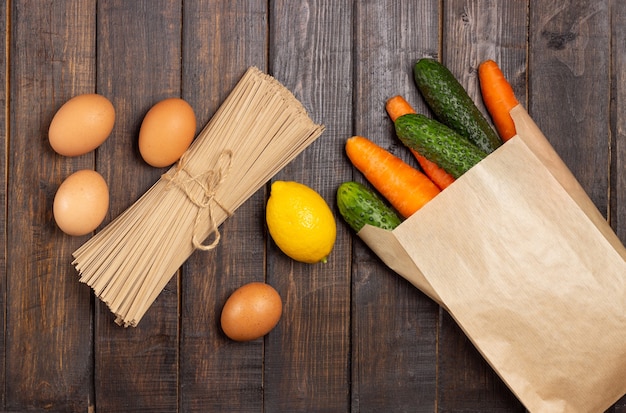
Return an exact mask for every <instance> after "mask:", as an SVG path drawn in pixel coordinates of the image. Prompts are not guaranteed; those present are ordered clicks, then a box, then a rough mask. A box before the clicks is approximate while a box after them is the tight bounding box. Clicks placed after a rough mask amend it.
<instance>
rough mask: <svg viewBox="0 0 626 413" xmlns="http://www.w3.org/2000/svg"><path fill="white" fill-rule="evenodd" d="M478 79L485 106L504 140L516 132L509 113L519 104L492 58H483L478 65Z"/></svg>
mask: <svg viewBox="0 0 626 413" xmlns="http://www.w3.org/2000/svg"><path fill="white" fill-rule="evenodd" d="M478 79H479V81H480V90H481V93H482V96H483V102H485V107H486V108H487V111H488V112H489V114H490V115H491V120H493V124H494V126H495V127H496V130H497V131H498V134H499V135H500V138H501V139H502V141H504V142H506V141H508V140H509V139H511V138H512V137H513V136H515V133H516V131H515V124H514V123H513V119H512V118H511V115H510V114H509V112H510V110H511V109H513V108H514V107H515V106H517V105H518V104H519V102H518V101H517V98H516V97H515V92H513V88H512V87H511V84H510V83H509V82H508V81H507V80H506V79H505V77H504V75H503V74H502V71H501V70H500V67H498V64H497V63H496V62H494V61H493V60H485V61H484V62H482V63H481V64H480V65H479V66H478Z"/></svg>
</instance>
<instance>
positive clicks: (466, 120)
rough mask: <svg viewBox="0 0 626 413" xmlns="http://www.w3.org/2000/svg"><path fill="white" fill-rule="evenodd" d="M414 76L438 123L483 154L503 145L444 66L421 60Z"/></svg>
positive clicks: (432, 61) (433, 61) (424, 59)
mask: <svg viewBox="0 0 626 413" xmlns="http://www.w3.org/2000/svg"><path fill="white" fill-rule="evenodd" d="M413 77H414V78H415V83H416V84H417V88H418V89H419V90H420V92H421V94H422V96H424V100H426V103H428V106H429V107H430V108H431V110H432V111H433V113H434V114H435V117H437V119H438V120H440V121H441V122H442V123H444V124H445V125H446V126H448V127H449V128H451V129H453V130H454V131H456V132H457V133H459V134H460V135H462V136H464V137H466V138H467V139H469V140H470V141H471V142H473V143H474V144H475V145H476V146H478V147H479V148H480V149H482V150H483V151H484V152H486V153H491V152H493V151H494V150H496V149H497V148H498V147H499V146H500V145H502V140H501V139H500V137H499V136H498V134H497V133H496V131H495V130H494V129H493V128H492V127H491V125H489V122H488V121H487V119H486V118H485V116H483V114H482V112H481V111H480V110H479V109H478V107H477V106H476V104H475V103H474V101H473V100H472V98H470V96H469V95H468V94H467V91H466V90H465V89H464V88H463V86H462V85H461V84H460V83H459V81H458V80H457V79H456V78H455V77H454V75H453V74H452V72H450V70H449V69H448V68H447V67H445V66H444V65H443V64H441V63H440V62H439V61H437V60H435V59H432V58H423V59H420V60H418V61H417V63H415V65H414V66H413Z"/></svg>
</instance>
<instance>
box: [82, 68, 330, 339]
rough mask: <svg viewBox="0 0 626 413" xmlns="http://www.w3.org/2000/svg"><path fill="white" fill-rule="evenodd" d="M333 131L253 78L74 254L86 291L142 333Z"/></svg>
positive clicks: (270, 82) (277, 87)
mask: <svg viewBox="0 0 626 413" xmlns="http://www.w3.org/2000/svg"><path fill="white" fill-rule="evenodd" d="M323 129H324V127H323V126H322V125H317V124H315V123H314V122H313V121H312V120H311V119H310V118H309V116H308V115H307V113H306V111H305V109H304V107H303V106H302V104H301V103H300V102H299V101H298V100H297V99H296V98H295V97H294V96H293V95H292V94H291V93H290V92H289V90H288V89H286V88H285V87H284V86H283V85H281V84H280V83H279V82H278V81H277V80H276V79H274V78H273V77H271V76H269V75H267V74H265V73H263V72H261V71H260V70H259V69H257V68H254V67H251V68H249V69H248V70H247V71H246V73H245V74H244V75H243V77H242V78H241V80H240V81H239V82H238V83H237V85H236V86H235V88H234V89H233V90H232V92H231V93H230V95H229V96H228V97H227V98H226V100H225V101H224V102H223V104H222V105H221V106H220V108H219V109H218V111H217V112H216V113H215V115H214V116H213V117H212V119H211V120H210V121H209V123H208V124H207V125H206V127H205V128H204V129H203V130H202V131H201V132H200V134H199V135H198V136H197V138H196V140H195V141H194V142H193V144H192V145H191V147H190V148H189V149H188V151H187V152H186V153H185V154H184V155H183V157H182V158H181V159H180V160H179V162H178V163H177V164H176V165H174V166H173V167H172V168H170V169H169V170H168V171H167V172H166V173H165V174H163V176H162V177H161V178H160V179H159V180H158V181H157V182H156V183H155V184H154V185H153V186H152V187H151V188H150V189H149V190H148V191H147V192H146V193H145V194H144V195H143V196H142V197H141V198H139V199H138V200H137V201H136V202H135V203H134V204H133V205H131V206H130V207H129V208H128V209H127V210H126V211H124V212H123V213H122V214H121V215H119V216H118V217H117V218H116V219H114V220H113V221H112V222H111V223H110V224H108V225H107V226H106V227H105V228H104V229H102V231H100V232H98V233H97V234H96V235H94V236H93V237H92V238H91V239H89V240H88V241H87V242H86V243H85V244H83V245H82V246H81V247H79V249H77V250H76V251H75V252H74V253H73V256H74V261H73V265H74V266H75V267H76V269H77V270H78V272H79V274H80V281H81V282H84V283H86V284H88V285H89V286H90V287H91V288H92V289H93V290H94V293H95V294H96V296H97V297H99V298H100V299H101V300H102V301H103V302H105V303H106V304H107V306H108V307H109V309H110V310H111V311H112V312H113V313H114V314H115V315H116V317H117V319H116V322H117V323H118V324H120V325H123V326H126V327H127V326H137V324H138V323H139V321H140V320H141V318H142V317H143V315H144V314H145V313H146V311H147V310H148V308H149V307H150V306H151V305H152V303H153V302H154V301H155V300H156V298H157V296H158V295H159V294H160V293H161V291H162V290H163V288H164V287H165V285H166V284H167V283H168V282H169V280H170V279H171V278H172V277H173V275H174V274H175V273H176V271H177V270H178V268H179V267H180V266H181V265H182V264H183V263H184V262H185V261H186V260H187V259H188V258H189V256H190V255H191V254H192V253H193V252H194V251H195V250H196V249H202V250H209V249H212V248H214V247H215V246H216V245H217V243H218V242H219V237H220V234H219V231H218V227H219V225H220V224H221V223H222V222H224V221H225V220H226V219H227V218H228V217H229V216H230V215H231V214H232V213H233V212H234V211H235V210H236V209H237V208H238V207H239V206H240V205H241V204H243V203H244V202H245V201H246V200H247V199H248V198H249V197H250V196H251V195H252V194H253V193H254V192H256V191H257V190H258V189H259V188H260V187H261V186H262V185H263V184H264V183H266V182H267V181H268V180H270V179H271V178H272V177H273V176H274V175H275V174H276V173H277V172H278V171H280V170H281V169H282V168H283V167H284V166H285V165H287V164H288V163H289V162H290V161H291V160H292V159H293V158H295V157H296V156H297V155H298V154H299V153H300V152H302V151H303V150H304V149H305V148H306V147H307V146H308V145H310V144H311V143H312V142H313V141H314V140H315V139H317V137H318V136H319V135H320V134H321V133H322V131H323ZM209 241H210V242H209ZM207 242H208V244H207Z"/></svg>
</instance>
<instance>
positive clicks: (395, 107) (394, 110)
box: [385, 95, 454, 189]
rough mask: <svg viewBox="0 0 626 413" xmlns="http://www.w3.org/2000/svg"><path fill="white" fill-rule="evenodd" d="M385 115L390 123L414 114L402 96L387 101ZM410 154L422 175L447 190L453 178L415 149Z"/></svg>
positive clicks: (413, 110)
mask: <svg viewBox="0 0 626 413" xmlns="http://www.w3.org/2000/svg"><path fill="white" fill-rule="evenodd" d="M385 108H386V109H387V113H388V114H389V117H390V118H391V120H392V121H394V122H395V121H396V119H398V118H399V117H400V116H402V115H406V114H407V113H415V109H413V107H412V106H411V105H410V104H409V102H407V101H406V100H405V99H404V98H403V97H402V96H400V95H397V96H394V97H392V98H389V99H388V100H387V104H386V105H385ZM411 153H412V154H413V156H415V159H417V162H419V164H420V166H421V168H422V170H423V171H424V173H425V174H426V175H427V176H428V177H429V178H430V179H431V180H432V181H433V182H434V183H435V184H436V185H437V186H438V187H439V188H440V189H445V188H447V187H448V186H449V185H450V184H451V183H452V182H454V177H453V176H452V175H450V174H449V173H448V172H446V171H445V169H443V168H440V167H439V165H437V164H436V163H435V162H432V161H431V160H429V159H428V158H426V157H425V156H423V155H421V154H420V153H419V152H417V151H416V150H415V149H411Z"/></svg>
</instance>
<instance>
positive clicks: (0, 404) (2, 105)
mask: <svg viewBox="0 0 626 413" xmlns="http://www.w3.org/2000/svg"><path fill="white" fill-rule="evenodd" d="M9 24H10V23H9V19H8V7H2V8H0V33H2V40H0V42H1V44H0V67H1V68H2V69H0V147H3V148H6V147H7V144H8V133H9V129H8V127H7V125H8V122H9V116H8V113H9V99H8V95H9V94H8V90H7V84H8V78H7V77H8V66H9V61H10V59H8V58H7V56H8V53H7V52H8V51H7V45H8V44H9V38H10V37H9V32H8V30H9ZM6 171H7V158H6V156H0V183H1V185H2V187H3V188H6V187H7V172H6ZM6 201H7V198H6V191H0V202H1V204H0V205H6V204H7V202H6ZM6 248H7V211H6V209H5V208H3V209H2V211H1V212H0V251H1V252H0V309H6V308H7V296H8V291H7V272H6V269H7V267H6V258H7V257H6ZM6 322H7V319H6V311H2V315H0V328H2V332H1V333H0V348H2V349H4V348H6V343H7V342H6V331H7V324H6ZM0 386H1V387H2V388H5V386H6V360H5V358H4V357H0ZM5 406H6V392H2V393H0V408H4V407H5Z"/></svg>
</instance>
